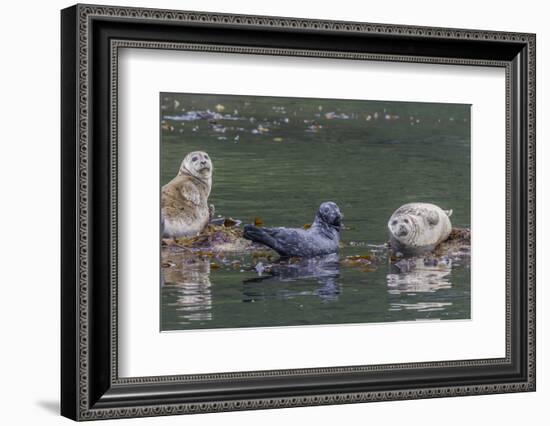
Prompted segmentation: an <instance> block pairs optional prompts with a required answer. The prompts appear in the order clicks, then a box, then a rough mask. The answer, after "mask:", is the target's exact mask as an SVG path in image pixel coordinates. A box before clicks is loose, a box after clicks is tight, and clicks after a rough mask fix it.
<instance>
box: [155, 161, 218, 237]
mask: <svg viewBox="0 0 550 426" xmlns="http://www.w3.org/2000/svg"><path fill="white" fill-rule="evenodd" d="M212 171H213V166H212V161H211V159H210V157H209V156H208V154H207V153H206V152H203V151H194V152H190V153H189V154H187V155H186V156H185V158H184V159H183V161H182V163H181V166H180V169H179V171H178V174H177V176H176V177H175V178H174V179H172V180H171V181H170V182H168V183H167V184H166V185H164V186H163V187H162V191H161V229H162V236H163V237H164V238H179V237H193V236H196V235H198V234H199V233H200V232H201V231H202V230H203V229H204V228H205V227H206V225H208V221H209V219H210V217H211V215H212V211H213V206H210V207H209V206H208V196H209V195H210V189H211V188H212Z"/></svg>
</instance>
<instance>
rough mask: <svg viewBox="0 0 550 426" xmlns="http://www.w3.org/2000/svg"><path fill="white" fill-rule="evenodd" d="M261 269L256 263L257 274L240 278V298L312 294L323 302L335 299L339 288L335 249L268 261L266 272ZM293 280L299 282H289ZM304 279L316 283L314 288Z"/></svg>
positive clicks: (265, 298) (246, 300)
mask: <svg viewBox="0 0 550 426" xmlns="http://www.w3.org/2000/svg"><path fill="white" fill-rule="evenodd" d="M262 269H263V268H262ZM262 269H259V268H258V265H257V266H256V270H257V271H258V274H259V276H258V277H255V278H249V279H246V280H244V281H243V284H244V288H243V302H258V301H265V300H270V299H276V300H281V299H282V300H286V299H293V298H295V297H300V296H301V297H303V296H315V297H318V298H319V299H321V300H322V301H324V302H333V301H336V300H338V296H339V295H340V293H341V291H342V289H341V286H340V284H339V283H338V281H337V279H338V277H339V276H340V269H339V256H338V254H337V253H332V254H328V255H324V256H317V257H311V258H301V259H296V258H294V259H288V260H286V261H280V262H276V263H273V264H271V265H269V269H268V270H269V272H268V273H267V274H266V275H263V271H262ZM295 282H300V285H298V286H295V285H292V284H293V283H295ZM308 282H315V283H317V286H316V288H311V286H308V285H307V284H308ZM284 283H287V284H289V285H284ZM257 284H261V285H257ZM266 284H276V285H274V286H269V285H267V286H266ZM281 284H283V285H281Z"/></svg>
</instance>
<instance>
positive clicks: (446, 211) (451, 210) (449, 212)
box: [443, 209, 453, 217]
mask: <svg viewBox="0 0 550 426" xmlns="http://www.w3.org/2000/svg"><path fill="white" fill-rule="evenodd" d="M443 212H444V213H445V214H446V215H447V217H451V216H452V215H453V209H449V210H443Z"/></svg>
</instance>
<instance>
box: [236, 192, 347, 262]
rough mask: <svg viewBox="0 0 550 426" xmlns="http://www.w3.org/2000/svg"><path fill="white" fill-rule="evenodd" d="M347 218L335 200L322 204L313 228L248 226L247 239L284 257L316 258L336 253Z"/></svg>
mask: <svg viewBox="0 0 550 426" xmlns="http://www.w3.org/2000/svg"><path fill="white" fill-rule="evenodd" d="M343 217H344V216H343V215H342V213H341V212H340V209H339V208H338V206H337V205H336V203H333V202H332V201H327V202H324V203H323V204H321V206H320V207H319V210H318V211H317V214H316V215H315V219H314V220H313V223H312V224H311V227H310V228H309V229H307V230H305V229H299V228H258V227H256V226H253V225H245V227H244V234H243V237H244V238H246V239H247V240H251V241H254V242H258V243H262V244H264V245H266V246H268V247H271V248H272V249H273V250H275V251H276V252H277V253H279V254H280V255H281V256H282V257H314V256H322V255H326V254H331V253H336V252H337V251H338V246H339V243H340V229H341V226H342V218H343Z"/></svg>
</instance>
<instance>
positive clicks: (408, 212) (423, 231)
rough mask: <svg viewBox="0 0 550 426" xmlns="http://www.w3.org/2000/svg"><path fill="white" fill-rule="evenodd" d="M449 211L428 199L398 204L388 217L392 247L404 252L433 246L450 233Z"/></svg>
mask: <svg viewBox="0 0 550 426" xmlns="http://www.w3.org/2000/svg"><path fill="white" fill-rule="evenodd" d="M452 213H453V211H452V210H442V209H441V208H440V207H438V206H436V205H435V204H429V203H410V204H405V205H403V206H401V207H399V208H398V209H397V210H396V211H395V212H394V213H393V214H392V215H391V217H390V220H389V221H388V230H389V232H390V245H391V248H392V249H393V250H394V251H396V252H401V253H402V254H405V255H418V254H421V253H425V252H427V251H431V250H433V249H434V248H435V247H437V246H438V245H439V244H440V243H442V242H443V241H445V240H446V239H447V238H448V237H449V234H450V233H451V221H450V219H449V217H450V216H451V215H452Z"/></svg>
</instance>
